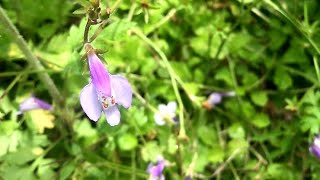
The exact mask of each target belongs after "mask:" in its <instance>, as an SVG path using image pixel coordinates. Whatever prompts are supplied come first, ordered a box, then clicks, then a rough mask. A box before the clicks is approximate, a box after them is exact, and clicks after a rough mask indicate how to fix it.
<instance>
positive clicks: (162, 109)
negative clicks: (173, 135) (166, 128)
mask: <svg viewBox="0 0 320 180" xmlns="http://www.w3.org/2000/svg"><path fill="white" fill-rule="evenodd" d="M176 109H177V103H176V102H174V101H171V102H169V103H168V105H165V104H160V105H159V106H158V110H159V111H158V112H157V113H156V114H155V115H154V120H155V122H156V123H157V124H158V125H160V126H162V125H164V124H165V123H166V121H167V122H175V120H176Z"/></svg>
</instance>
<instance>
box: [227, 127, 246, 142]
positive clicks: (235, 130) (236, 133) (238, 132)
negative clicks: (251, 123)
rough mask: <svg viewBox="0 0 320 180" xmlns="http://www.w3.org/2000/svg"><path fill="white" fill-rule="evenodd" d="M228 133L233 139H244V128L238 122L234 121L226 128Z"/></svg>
mask: <svg viewBox="0 0 320 180" xmlns="http://www.w3.org/2000/svg"><path fill="white" fill-rule="evenodd" d="M228 134H229V136H230V137H231V138H233V139H237V138H239V139H244V138H245V135H246V133H245V130H244V129H243V127H242V126H241V124H239V123H234V124H232V125H231V126H230V127H229V128H228Z"/></svg>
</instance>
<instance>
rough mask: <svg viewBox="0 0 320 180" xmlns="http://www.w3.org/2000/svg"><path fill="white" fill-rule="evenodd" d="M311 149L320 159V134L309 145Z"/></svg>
mask: <svg viewBox="0 0 320 180" xmlns="http://www.w3.org/2000/svg"><path fill="white" fill-rule="evenodd" d="M309 151H310V152H311V153H312V154H313V155H315V156H316V157H317V158H318V159H320V134H317V135H315V136H314V137H313V142H312V144H311V145H310V147H309Z"/></svg>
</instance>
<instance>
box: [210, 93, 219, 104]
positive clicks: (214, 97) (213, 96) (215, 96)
mask: <svg viewBox="0 0 320 180" xmlns="http://www.w3.org/2000/svg"><path fill="white" fill-rule="evenodd" d="M221 100H222V95H221V94H220V93H211V94H210V96H209V98H208V103H209V104H210V105H211V106H214V105H215V104H219V103H220V102H221Z"/></svg>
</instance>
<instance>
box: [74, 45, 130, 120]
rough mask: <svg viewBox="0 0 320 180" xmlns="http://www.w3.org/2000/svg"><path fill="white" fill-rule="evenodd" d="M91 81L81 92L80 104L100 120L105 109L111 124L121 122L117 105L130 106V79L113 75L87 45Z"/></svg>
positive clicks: (88, 114) (93, 118) (84, 109)
mask: <svg viewBox="0 0 320 180" xmlns="http://www.w3.org/2000/svg"><path fill="white" fill-rule="evenodd" d="M86 50H87V55H88V60H89V69H90V75H91V80H92V81H91V82H90V83H89V84H88V85H86V86H85V87H84V88H83V89H82V91H81V93H80V104H81V106H82V109H83V111H84V112H85V113H86V114H87V116H88V117H89V118H90V119H91V120H93V121H98V119H99V118H100V116H101V112H102V111H103V112H104V114H105V116H106V119H107V121H108V123H109V124H110V125H111V126H115V125H118V124H119V122H120V112H119V110H118V107H117V105H122V106H123V107H125V108H129V107H130V106H131V102H132V90H131V86H130V84H129V82H128V80H127V79H126V78H124V77H122V76H120V75H111V74H109V73H108V71H107V70H106V69H105V67H104V65H103V64H102V62H101V60H100V59H99V58H98V56H97V55H96V54H95V52H94V50H93V48H92V47H91V45H89V44H87V45H86Z"/></svg>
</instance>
